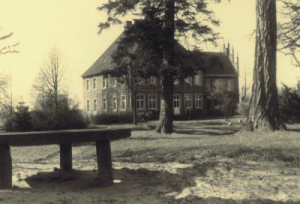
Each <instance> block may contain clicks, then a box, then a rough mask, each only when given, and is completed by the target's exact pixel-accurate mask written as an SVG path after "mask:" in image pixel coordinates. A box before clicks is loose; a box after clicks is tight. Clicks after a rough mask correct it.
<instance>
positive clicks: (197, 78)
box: [194, 71, 202, 86]
mask: <svg viewBox="0 0 300 204" xmlns="http://www.w3.org/2000/svg"><path fill="white" fill-rule="evenodd" d="M194 77H195V78H194V79H195V85H198V86H202V72H200V71H199V72H198V73H197V74H196V75H195V76H194Z"/></svg>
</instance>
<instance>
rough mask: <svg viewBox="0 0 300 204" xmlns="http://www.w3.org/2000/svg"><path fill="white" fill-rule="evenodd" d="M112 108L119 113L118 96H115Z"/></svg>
mask: <svg viewBox="0 0 300 204" xmlns="http://www.w3.org/2000/svg"><path fill="white" fill-rule="evenodd" d="M112 108H113V111H117V110H118V99H117V96H113V97H112Z"/></svg>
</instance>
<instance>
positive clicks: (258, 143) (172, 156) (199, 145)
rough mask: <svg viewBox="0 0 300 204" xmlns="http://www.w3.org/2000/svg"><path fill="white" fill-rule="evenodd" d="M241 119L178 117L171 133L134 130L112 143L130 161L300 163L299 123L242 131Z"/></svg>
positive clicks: (114, 153)
mask: <svg viewBox="0 0 300 204" xmlns="http://www.w3.org/2000/svg"><path fill="white" fill-rule="evenodd" d="M238 120H239V119H238V118H234V119H232V120H231V121H232V126H228V124H227V123H226V122H225V121H224V119H215V120H194V121H175V122H174V129H175V132H174V133H173V134H170V135H161V134H158V133H155V132H153V131H150V130H148V131H147V130H145V131H139V130H134V131H132V136H131V137H130V138H128V139H126V140H120V141H115V142H113V143H112V152H113V156H114V158H118V159H121V160H122V158H124V159H125V160H126V161H131V162H174V161H177V162H180V163H188V162H192V161H194V160H196V158H209V157H227V158H236V159H238V158H243V159H246V160H254V161H256V160H263V161H282V162H287V164H288V165H293V166H298V165H299V162H300V134H299V132H300V125H298V124H290V125H287V126H288V131H275V132H270V133H255V132H245V133H240V132H238V130H239V129H240V128H241V124H240V123H239V122H238ZM153 124H154V122H150V125H153Z"/></svg>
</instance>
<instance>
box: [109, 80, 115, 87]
mask: <svg viewBox="0 0 300 204" xmlns="http://www.w3.org/2000/svg"><path fill="white" fill-rule="evenodd" d="M110 80H111V87H116V86H117V83H116V79H114V78H111V79H110Z"/></svg>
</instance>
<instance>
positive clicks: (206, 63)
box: [193, 52, 237, 76]
mask: <svg viewBox="0 0 300 204" xmlns="http://www.w3.org/2000/svg"><path fill="white" fill-rule="evenodd" d="M193 58H194V59H197V61H200V62H199V63H198V64H199V67H201V68H202V69H204V70H205V72H206V75H207V76H221V75H222V76H237V72H236V70H235V68H234V66H233V64H232V63H231V61H230V60H229V58H228V57H227V56H226V54H225V53H222V52H194V53H193Z"/></svg>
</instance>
